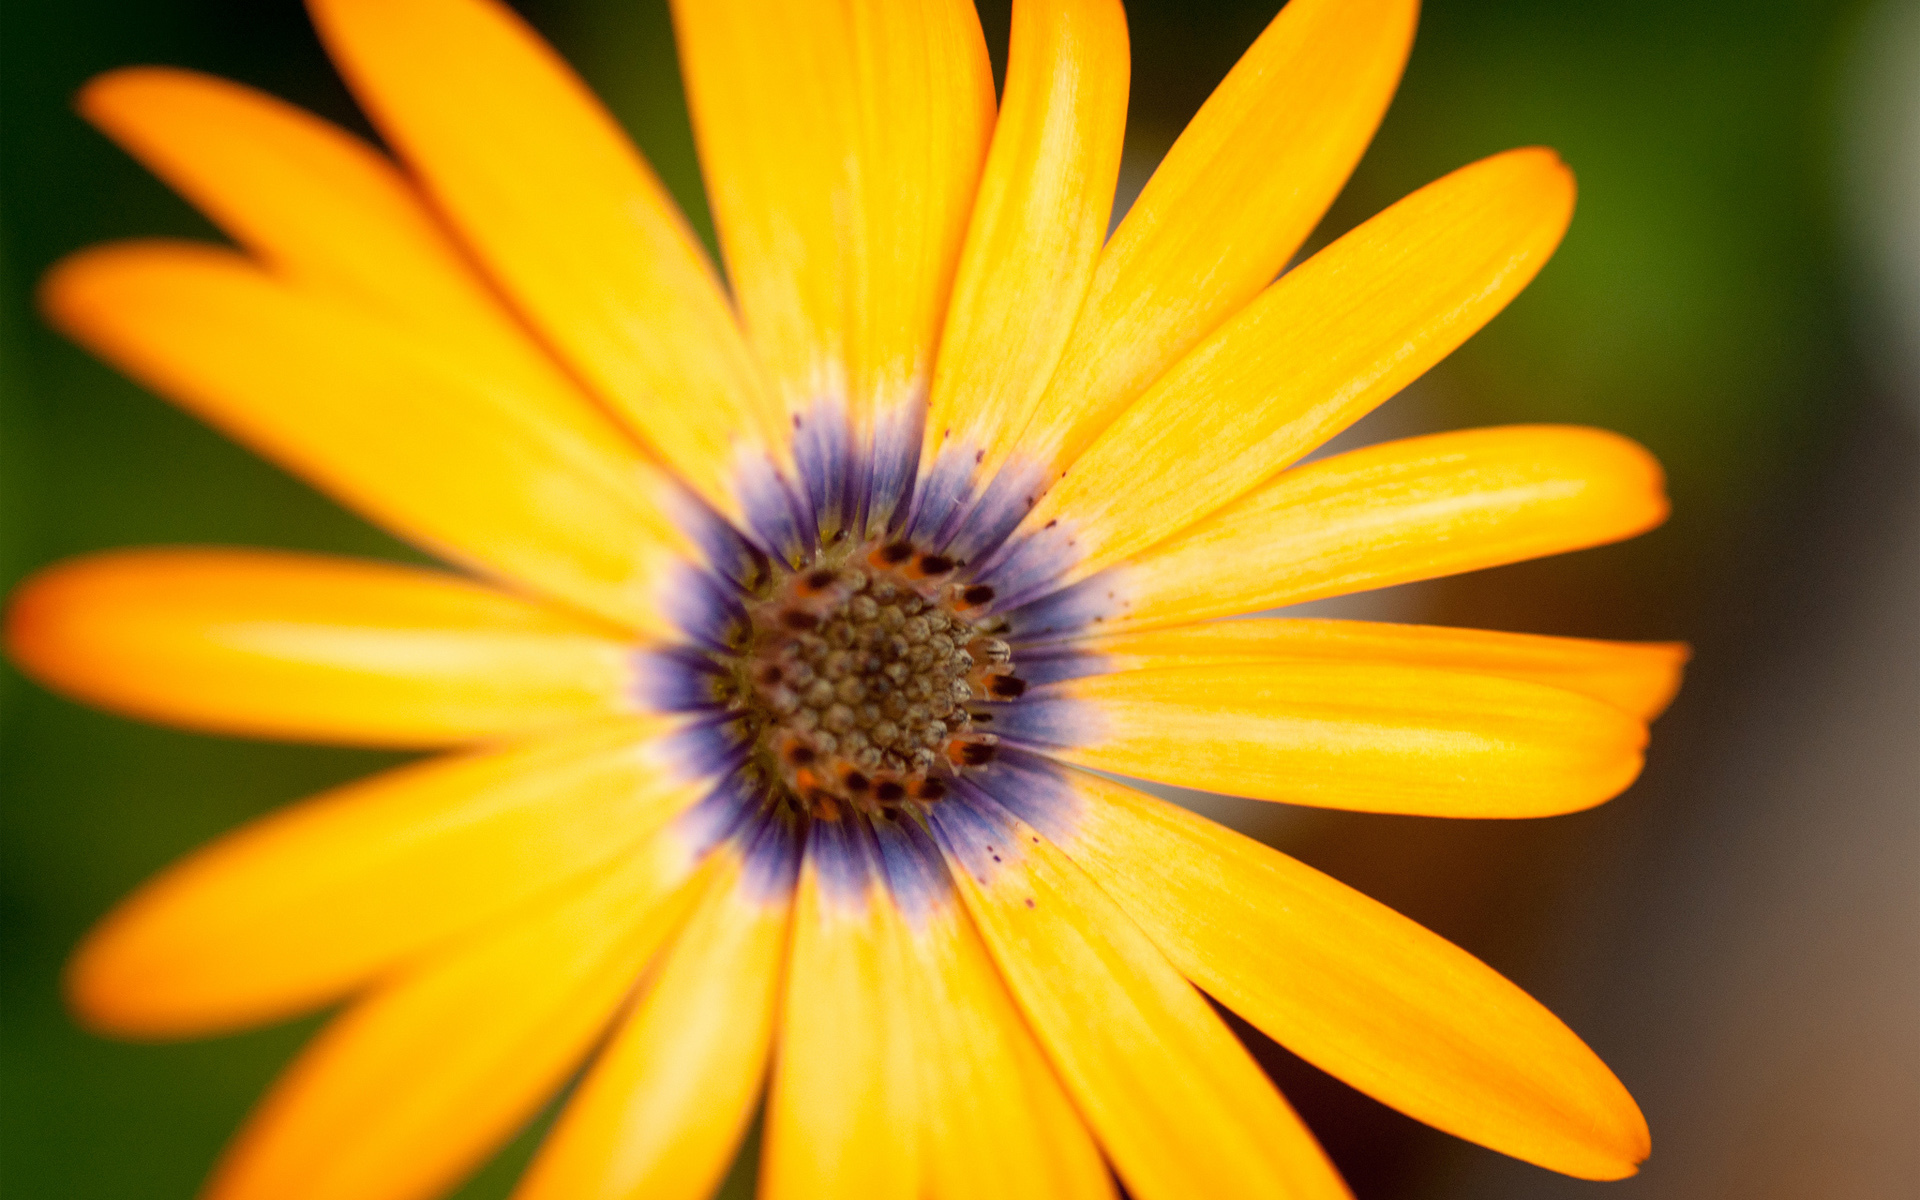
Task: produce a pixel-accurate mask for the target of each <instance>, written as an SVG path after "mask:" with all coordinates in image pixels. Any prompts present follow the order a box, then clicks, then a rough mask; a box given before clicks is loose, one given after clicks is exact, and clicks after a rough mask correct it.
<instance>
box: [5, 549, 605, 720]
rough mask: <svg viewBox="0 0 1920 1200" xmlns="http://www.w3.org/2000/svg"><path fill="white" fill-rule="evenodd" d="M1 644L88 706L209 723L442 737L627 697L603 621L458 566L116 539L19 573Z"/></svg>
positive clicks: (572, 712) (576, 714)
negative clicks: (133, 545) (139, 545)
mask: <svg viewBox="0 0 1920 1200" xmlns="http://www.w3.org/2000/svg"><path fill="white" fill-rule="evenodd" d="M6 637H7V650H8V653H9V654H10V655H11V656H12V658H13V660H14V662H15V663H17V664H18V665H19V666H20V667H21V668H22V669H24V670H26V671H28V672H29V673H31V674H32V675H34V676H35V677H36V678H38V679H39V680H41V681H42V682H43V683H45V684H47V685H48V686H50V687H54V688H58V689H59V690H61V691H63V692H66V693H68V694H70V695H73V696H77V697H79V698H80V699H83V700H85V701H86V702H87V703H89V704H95V705H99V706H101V707H104V708H110V709H113V710H115V711H118V712H123V713H128V714H130V715H133V716H137V717H141V718H144V719H147V720H154V721H162V722H166V723H168V724H173V725H184V726H186V727H188V728H190V729H201V730H206V731H209V732H215V733H227V734H242V735H248V736H254V737H278V738H291V739H296V740H302V741H323V742H346V743H350V744H356V745H375V746H441V745H452V744H457V743H460V742H468V741H474V740H478V739H482V738H492V737H499V736H502V735H505V734H518V733H526V732H530V731H534V730H539V729H543V728H550V727H553V726H557V725H563V724H567V723H570V722H577V721H582V720H587V719H590V718H593V717H598V716H605V715H608V714H612V713H622V712H632V711H634V710H635V709H636V707H637V704H636V700H635V689H636V682H637V681H636V680H635V678H634V667H633V647H632V645H631V644H630V643H628V642H627V641H626V640H624V639H623V638H621V637H620V635H619V632H618V631H617V630H614V629H611V628H610V627H607V626H603V625H600V624H598V623H596V622H592V621H588V620H585V619H582V618H580V617H576V616H573V615H571V614H568V613H565V612H562V611H559V610H557V609H553V608H548V607H546V606H544V605H540V604H534V603H531V602H529V601H526V600H521V599H519V598H517V597H514V596H509V595H507V594H505V593H503V592H498V591H495V590H494V589H492V588H489V587H484V586H482V585H480V584H476V583H470V582H468V581H467V580H464V579H460V578H458V577H457V576H452V575H445V574H440V573H438V572H433V571H424V570H419V569H417V568H413V567H402V566H396V565H392V564H386V563H374V562H362V561H355V560H352V559H335V558H322V557H319V556H317V555H303V554H283V553H275V552H269V551H252V550H122V551H112V552H108V553H105V554H95V555H90V556H88V557H86V558H80V559H74V560H71V561H69V562H65V563H62V564H60V565H59V566H56V567H51V568H49V569H47V570H45V571H42V572H40V573H39V574H38V575H35V576H34V577H33V578H31V579H30V580H28V581H27V582H26V583H25V584H23V585H21V587H20V589H19V590H18V591H16V592H15V593H14V595H13V599H12V603H11V607H10V608H9V610H8V613H7V635H6Z"/></svg>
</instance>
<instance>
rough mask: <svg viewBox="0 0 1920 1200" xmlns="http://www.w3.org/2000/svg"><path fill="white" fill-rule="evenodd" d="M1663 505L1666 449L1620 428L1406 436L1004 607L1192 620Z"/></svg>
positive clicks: (1506, 550) (1660, 515)
mask: <svg viewBox="0 0 1920 1200" xmlns="http://www.w3.org/2000/svg"><path fill="white" fill-rule="evenodd" d="M1666 516H1667V498H1666V494H1665V491H1664V489H1663V480H1662V476H1661V472H1660V464H1659V463H1657V462H1655V461H1654V459H1653V456H1652V455H1650V454H1648V453H1647V452H1646V450H1644V449H1642V448H1641V447H1640V446H1638V445H1636V444H1635V443H1633V442H1630V441H1628V440H1627V439H1625V438H1622V437H1618V436H1616V435H1614V434H1610V433H1604V432H1602V431H1600V430H1597V429H1582V428H1576V427H1572V426H1552V425H1516V426H1506V427H1502V428H1495V429H1473V430H1465V431H1462V432H1458V433H1442V434H1435V435H1433V436H1430V437H1419V438H1407V439H1405V440H1403V441H1397V442H1387V443H1384V444H1382V445H1378V446H1369V447H1367V448H1366V449H1364V450H1354V451H1351V452H1349V453H1346V454H1338V455H1334V456H1332V457H1329V458H1323V459H1319V460H1317V461H1315V462H1311V463H1307V464H1305V465H1304V466H1299V467H1295V468H1294V469H1293V470H1291V471H1287V472H1284V473H1283V474H1281V475H1279V476H1276V477H1275V478H1274V479H1272V480H1270V481H1269V482H1267V483H1266V484H1263V485H1262V486H1260V487H1259V488H1257V489H1255V490H1254V491H1252V492H1250V493H1248V494H1247V495H1246V496H1243V497H1242V498H1241V499H1239V500H1237V501H1235V502H1234V503H1233V504H1230V505H1228V506H1227V507H1226V508H1223V509H1221V510H1219V511H1218V512H1216V513H1214V514H1213V515H1212V516H1210V517H1208V518H1206V519H1205V520H1203V521H1201V522H1200V523H1198V524H1197V525H1193V526H1190V527H1189V528H1187V529H1186V530H1184V531H1182V532H1181V533H1180V534H1179V535H1177V536H1175V537H1173V538H1170V539H1168V540H1167V541H1165V542H1162V543H1161V544H1160V545H1158V546H1156V547H1154V548H1153V549H1151V550H1148V551H1146V552H1144V553H1143V554H1141V555H1139V556H1138V557H1137V558H1135V559H1134V560H1133V561H1131V562H1127V563H1124V564H1122V565H1120V566H1118V567H1115V568H1114V569H1112V570H1110V571H1108V572H1106V573H1104V574H1102V575H1098V576H1095V577H1094V578H1092V579H1089V580H1086V581H1085V582H1083V583H1081V584H1079V585H1078V586H1076V587H1074V588H1071V589H1068V590H1065V591H1062V592H1059V593H1056V594H1055V595H1053V596H1050V597H1048V598H1046V599H1044V600H1042V601H1040V602H1039V603H1037V604H1034V605H1033V606H1032V607H1031V609H1030V611H1028V612H1026V613H1024V614H1017V615H1016V616H1015V618H1014V621H1015V627H1016V629H1017V630H1019V632H1020V634H1021V635H1022V636H1027V637H1037V636H1041V635H1042V634H1044V633H1048V632H1067V631H1076V632H1077V631H1078V630H1079V629H1080V628H1082V627H1083V626H1084V625H1086V624H1087V623H1089V622H1099V623H1103V624H1104V626H1105V628H1107V629H1120V628H1140V627H1154V626H1162V625H1179V624H1186V623H1188V622H1192V621H1201V620H1205V619H1207V618H1209V617H1220V616H1234V615H1238V614H1241V613H1249V612H1258V611H1260V610H1262V609H1267V608H1275V607H1278V606H1280V605H1284V604H1298V603H1300V602H1302V601H1306V600H1315V599H1319V598H1321V597H1324V596H1340V595H1345V594H1347V593H1349V592H1361V591H1366V590H1367V589H1369V588H1379V587H1389V586H1391V585H1393V584H1399V583H1411V582H1413V581H1415V580H1420V579H1435V578H1438V577H1440V576H1442V575H1455V574H1459V573H1460V572H1462V571H1475V570H1479V569H1481V568H1483V567H1497V566H1501V565H1503V564H1506V563H1514V562H1521V561H1523V560H1525V559H1529V558H1539V557H1542V556H1544V555H1548V554H1563V553H1565V552H1567V551H1569V550H1580V549H1584V548H1586V547H1588V546H1599V545H1603V544H1605V543H1607V542H1616V541H1619V540H1621V539H1623V538H1629V537H1632V536H1634V535H1635V534H1638V533H1644V532H1646V531H1647V530H1649V529H1651V528H1653V527H1654V526H1656V525H1658V524H1660V522H1662V521H1664V520H1665V519H1666Z"/></svg>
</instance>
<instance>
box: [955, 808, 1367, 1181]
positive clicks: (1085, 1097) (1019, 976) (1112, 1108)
mask: <svg viewBox="0 0 1920 1200" xmlns="http://www.w3.org/2000/svg"><path fill="white" fill-rule="evenodd" d="M932 817H933V827H934V832H935V835H936V836H937V837H938V838H939V839H940V846H941V849H942V851H943V852H944V853H945V854H946V856H947V862H948V865H949V867H950V868H951V869H952V872H953V877H954V879H955V880H956V882H957V883H958V885H959V891H960V894H961V896H962V898H963V899H964V900H965V902H966V906H967V909H968V911H969V912H970V913H971V914H972V915H973V918H974V921H975V923H976V924H977V925H978V927H979V929H980V932H981V934H982V936H983V937H984V939H985V941H986V944H987V948H988V950H989V951H991V953H992V955H993V959H994V962H995V963H996V964H997V965H998V966H999V968H1000V972H1001V974H1002V975H1003V976H1004V977H1005V978H1006V981H1007V984H1008V986H1009V988H1010V989H1011V991H1012V992H1013V995H1014V998H1015V1000H1016V1001H1017V1002H1018V1003H1019V1005H1020V1009H1021V1011H1022V1012H1024V1013H1025V1014H1026V1017H1027V1020H1028V1022H1029V1023H1030V1024H1031V1025H1032V1027H1033V1030H1034V1032H1035V1034H1036V1035H1037V1036H1038V1037H1039V1039H1040V1042H1041V1044H1042V1045H1043V1046H1044V1047H1045V1048H1046V1050H1047V1053H1048V1055H1049V1057H1050V1058H1051V1059H1052V1061H1053V1064H1054V1067H1055V1069H1056V1070H1058V1071H1059V1073H1060V1077H1061V1080H1062V1082H1064V1083H1065V1085H1066V1088H1067V1092H1068V1094H1069V1095H1071V1096H1072V1097H1073V1099H1074V1101H1075V1103H1076V1104H1077V1105H1078V1106H1079V1108H1080V1112H1081V1114H1082V1116H1084V1117H1085V1118H1086V1121H1087V1123H1088V1124H1089V1125H1090V1126H1092V1127H1093V1132H1094V1136H1095V1137H1097V1138H1098V1139H1099V1141H1100V1145H1101V1147H1102V1148H1103V1149H1105V1150H1106V1153H1107V1157H1108V1159H1110V1160H1111V1161H1112V1163H1113V1165H1114V1168H1115V1170H1117V1171H1118V1172H1119V1174H1120V1179H1121V1182H1123V1183H1125V1184H1126V1187H1127V1191H1128V1192H1129V1193H1130V1194H1131V1195H1134V1196H1137V1197H1140V1200H1161V1198H1163V1197H1175V1196H1178V1197H1190V1196H1288V1197H1303V1198H1304V1197H1344V1196H1346V1195H1347V1190H1346V1188H1345V1186H1344V1185H1343V1184H1342V1183H1341V1182H1340V1178H1339V1176H1338V1175H1337V1174H1335V1172H1334V1170H1333V1167H1332V1165H1331V1164H1330V1163H1328V1162H1327V1160H1326V1157H1325V1156H1324V1155H1323V1154H1322V1153H1321V1151H1320V1148H1319V1146H1318V1145H1316V1144H1315V1143H1314V1140H1313V1135H1312V1134H1310V1133H1308V1132H1307V1130H1306V1127H1305V1126H1303V1125H1301V1124H1300V1121H1299V1118H1297V1117H1296V1116H1294V1114H1293V1112H1292V1110H1291V1109H1289V1108H1288V1107H1287V1104H1286V1101H1284V1100H1282V1099H1281V1098H1280V1094H1279V1093H1278V1092H1276V1091H1275V1090H1274V1088H1273V1084H1272V1083H1271V1082H1269V1081H1268V1079H1267V1077H1266V1076H1265V1075H1264V1074H1262V1073H1261V1071H1260V1068H1259V1067H1258V1066H1257V1065H1255V1063H1254V1061H1253V1059H1252V1058H1251V1057H1250V1056H1249V1055H1248V1054H1247V1052H1246V1049H1245V1048H1244V1047H1243V1046H1241V1044H1240V1043H1239V1042H1238V1041H1237V1040H1236V1039H1235V1038H1234V1036H1233V1034H1232V1033H1231V1032H1230V1031H1229V1030H1228V1029H1227V1027H1226V1025H1225V1024H1224V1023H1222V1021H1221V1020H1220V1018H1219V1017H1218V1016H1216V1015H1215V1014H1214V1012H1213V1010H1212V1009H1210V1008H1209V1007H1207V1003H1206V1001H1205V1000H1204V999H1202V998H1201V996H1200V994H1199V993H1198V992H1196V991H1194V990H1193V988H1192V987H1191V986H1189V985H1188V984H1187V982H1186V981H1185V980H1184V979H1182V978H1180V976H1179V974H1178V973H1177V972H1176V971H1175V970H1174V969H1173V967H1172V966H1170V965H1169V964H1168V963H1167V960H1166V959H1165V958H1164V957H1163V956H1162V955H1161V954H1160V952H1159V951H1158V950H1157V949H1155V948H1154V946H1153V944H1152V943H1151V942H1150V941H1148V940H1147V938H1146V935H1145V934H1143V933H1141V931H1140V929H1139V927H1138V926H1136V925H1135V924H1134V923H1133V922H1132V921H1130V920H1129V919H1128V918H1127V917H1126V915H1125V914H1124V913H1122V912H1121V911H1120V910H1119V909H1118V908H1116V907H1115V906H1114V903H1113V901H1112V900H1110V899H1108V898H1107V896H1106V895H1105V893H1103V892H1102V891H1101V890H1100V888H1099V887H1098V886H1097V885H1096V884H1095V883H1094V882H1093V881H1092V880H1090V879H1088V878H1087V877H1086V875H1085V874H1083V873H1082V872H1081V871H1080V869H1079V868H1078V867H1076V866H1074V865H1073V863H1072V862H1071V861H1070V860H1069V859H1068V858H1067V857H1066V856H1065V855H1063V854H1062V853H1060V851H1059V850H1058V849H1057V848H1055V847H1054V846H1053V845H1052V843H1050V842H1048V841H1047V840H1045V839H1044V838H1042V837H1041V836H1040V834H1038V833H1037V832H1035V831H1034V830H1033V829H1032V828H1031V827H1030V826H1028V825H1027V824H1026V823H1025V822H1024V821H1020V820H1018V819H1017V818H1014V817H1012V816H1009V815H1008V814H1006V813H1005V812H1004V811H1002V810H1000V809H999V808H998V806H997V805H995V804H994V803H993V802H992V801H990V800H987V799H986V798H985V797H984V796H980V795H973V796H967V797H964V798H949V799H948V800H947V801H944V802H942V803H941V804H939V805H936V806H935V807H934V809H933V813H932Z"/></svg>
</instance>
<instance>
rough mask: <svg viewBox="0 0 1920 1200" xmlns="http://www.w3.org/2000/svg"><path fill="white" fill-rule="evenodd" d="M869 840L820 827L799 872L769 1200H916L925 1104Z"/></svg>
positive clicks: (776, 1072) (768, 1153) (830, 824)
mask: <svg viewBox="0 0 1920 1200" xmlns="http://www.w3.org/2000/svg"><path fill="white" fill-rule="evenodd" d="M876 859H877V850H876V848H875V847H874V846H873V845H872V842H871V835H870V834H867V833H866V832H865V831H864V830H863V829H861V828H860V827H859V826H858V825H856V824H855V823H853V822H849V821H816V822H814V824H813V826H812V828H811V830H810V832H809V834H808V843H807V856H806V860H805V861H804V863H803V864H802V865H801V869H800V881H799V889H798V894H797V896H796V898H795V901H794V913H793V941H792V945H791V947H790V949H789V950H788V955H787V978H786V988H785V996H784V998H783V1000H782V1006H781V1014H780V1031H779V1046H778V1048H777V1050H776V1052H775V1055H774V1069H773V1083H772V1087H771V1089H770V1090H769V1093H768V1097H767V1111H766V1135H765V1136H766V1144H765V1149H764V1151H763V1152H762V1155H761V1161H760V1196H761V1197H762V1200H814V1198H815V1197H819V1196H845V1197H849V1198H851V1197H861V1198H862V1200H865V1198H867V1197H872V1200H917V1197H918V1195H919V1192H918V1191H917V1188H918V1187H919V1183H920V1154H921V1151H920V1147H919V1145H918V1144H917V1139H916V1138H915V1136H914V1134H913V1127H912V1125H911V1124H908V1123H907V1121H908V1118H907V1114H910V1113H912V1112H914V1101H915V1098H916V1095H917V1091H918V1089H917V1087H916V1078H915V1075H916V1071H917V1069H918V1068H917V1065H916V1064H915V1062H914V1060H913V1048H914V1046H913V1037H912V1032H911V1030H910V1029H909V1028H908V1026H909V1024H910V1023H911V1022H914V1021H917V1020H920V1019H921V1015H920V1014H919V1013H917V1012H913V1011H910V1010H909V1009H908V1007H907V1005H906V1004H905V1003H904V1001H905V999H906V996H905V991H904V983H903V979H902V975H903V969H904V968H903V964H902V962H901V960H900V956H899V953H898V939H899V936H900V933H899V930H898V928H897V927H898V924H899V922H900V920H901V917H900V914H899V912H898V911H896V910H895V908H894V906H893V902H892V900H891V898H889V897H888V895H887V892H886V884H885V882H884V881H883V880H882V879H881V878H880V876H879V874H878V866H877V862H876Z"/></svg>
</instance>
